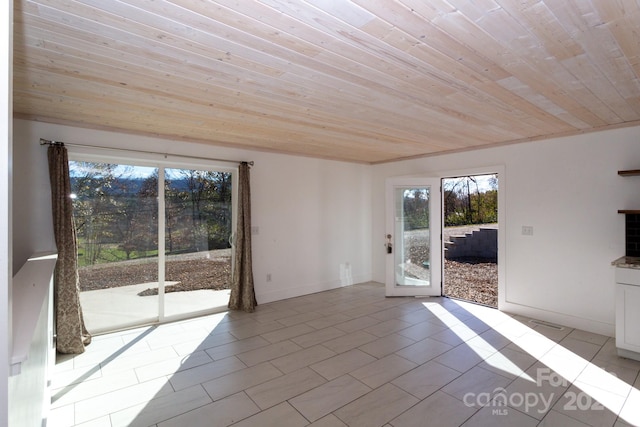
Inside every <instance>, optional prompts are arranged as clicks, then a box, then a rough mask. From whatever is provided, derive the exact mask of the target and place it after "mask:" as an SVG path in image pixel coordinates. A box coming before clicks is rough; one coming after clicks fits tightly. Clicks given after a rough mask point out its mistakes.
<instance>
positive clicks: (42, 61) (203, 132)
mask: <svg viewBox="0 0 640 427" xmlns="http://www.w3.org/2000/svg"><path fill="white" fill-rule="evenodd" d="M14 4H15V14H14V15H15V21H16V23H15V32H16V34H15V36H14V40H15V49H14V57H15V64H16V65H15V69H14V76H15V82H14V88H15V93H14V100H15V105H14V111H15V112H16V115H17V116H21V117H34V118H37V119H38V120H43V121H51V122H59V123H74V122H75V123H77V124H78V125H79V126H85V127H88V126H93V127H96V128H108V129H117V130H120V131H125V132H126V131H129V132H132V133H149V134H154V135H156V134H158V135H165V136H167V137H174V138H178V139H180V140H194V141H197V142H202V141H206V140H209V141H211V142H212V143H216V144H222V145H231V146H233V145H235V146H238V147H244V148H247V147H250V148H251V149H260V150H264V151H275V152H288V153H291V154H296V155H307V156H317V157H322V158H333V159H341V160H345V161H356V162H364V163H367V162H370V163H377V162H384V161H390V160H393V159H399V158H407V157H413V156H420V155H432V154H435V153H439V152H440V153H442V152H453V151H460V150H465V149H475V148H478V147H483V146H495V145H501V144H505V143H509V142H520V141H527V140H535V139H540V138H544V137H552V136H558V135H568V134H572V133H581V132H585V131H593V130H601V129H604V128H607V127H617V126H621V125H627V124H632V123H638V121H639V120H640V76H639V68H640V59H639V53H640V47H639V46H640V43H639V42H638V37H639V36H638V25H637V22H638V18H639V17H640V7H639V5H638V4H637V2H632V1H631V2H630V1H626V0H625V1H622V0H621V1H618V2H611V1H610V0H590V1H577V0H570V1H568V2H555V1H545V0H542V1H540V0H496V1H493V0H477V1H474V2H468V1H463V0H430V1H429V2H423V1H420V0H354V1H351V2H345V3H340V2H330V1H326V0H307V1H303V0H264V1H261V2H255V1H251V0H247V1H243V2H238V1H237V0H203V1H199V0H198V1H197V0H157V1H152V2H139V1H133V0H122V1H111V2H104V1H101V0H75V1H63V0H16V1H15V2H14ZM134 118H135V119H134ZM176 118H177V119H176ZM172 119H173V120H172Z"/></svg>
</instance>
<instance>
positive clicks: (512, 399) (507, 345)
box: [49, 283, 640, 427]
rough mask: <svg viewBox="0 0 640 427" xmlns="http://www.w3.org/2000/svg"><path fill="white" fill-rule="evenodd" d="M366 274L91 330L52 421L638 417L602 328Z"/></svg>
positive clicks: (369, 426) (481, 421)
mask: <svg viewBox="0 0 640 427" xmlns="http://www.w3.org/2000/svg"><path fill="white" fill-rule="evenodd" d="M529 320H530V319H526V318H523V317H519V316H509V315H507V314H505V313H501V312H499V311H497V310H494V309H491V308H487V307H483V306H478V305H474V304H469V303H465V302H459V301H454V300H450V299H446V298H424V299H419V298H385V297H384V287H383V286H382V285H380V284H376V283H366V284H360V285H354V286H349V287H345V288H341V289H336V290H332V291H327V292H322V293H318V294H314V295H308V296H303V297H299V298H294V299H290V300H285V301H279V302H275V303H271V304H265V305H260V306H258V309H257V311H256V312H255V313H251V314H247V313H242V312H229V313H219V314H216V315H211V316H207V317H201V318H197V319H192V320H187V321H182V322H178V323H173V324H167V325H162V326H157V327H147V328H139V329H135V330H129V331H124V332H119V333H113V334H109V335H102V336H98V337H95V338H94V342H93V343H92V344H91V345H90V346H89V347H88V349H87V352H86V353H85V354H82V355H79V356H75V357H70V356H61V357H59V360H58V362H57V364H56V369H55V375H54V378H53V393H52V394H53V399H52V412H51V415H50V419H49V426H52V427H70V426H83V427H102V426H105V427H116V426H143V427H149V426H157V427H167V426H180V427H184V426H189V427H198V426H228V425H234V426H258V427H265V426H278V427H287V426H292V427H293V426H307V425H311V426H314V427H318V426H322V427H332V426H353V427H357V426H363V427H375V426H381V427H382V426H384V427H390V426H392V427H409V426H420V427H423V426H438V427H442V426H462V425H464V426H548V427H552V426H562V427H566V426H587V425H591V426H614V425H615V426H617V427H620V426H628V425H640V411H639V410H638V408H639V407H640V391H639V389H640V378H639V375H638V373H639V372H640V362H636V361H632V360H628V359H622V358H619V357H618V356H617V355H616V352H615V342H614V340H613V338H610V337H606V336H602V335H596V334H592V333H589V332H585V331H579V330H574V329H571V328H562V329H557V328H551V327H549V326H544V325H539V324H535V323H532V322H530V321H529Z"/></svg>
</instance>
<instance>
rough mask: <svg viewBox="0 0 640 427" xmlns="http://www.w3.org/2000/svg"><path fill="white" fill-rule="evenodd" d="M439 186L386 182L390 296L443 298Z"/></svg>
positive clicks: (427, 182) (424, 182)
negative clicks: (434, 296) (431, 296)
mask: <svg viewBox="0 0 640 427" xmlns="http://www.w3.org/2000/svg"><path fill="white" fill-rule="evenodd" d="M438 189H439V183H438V182H437V181H434V180H431V179H426V178H423V179H400V178H396V179H390V180H389V181H388V183H387V209H388V210H387V212H388V220H387V222H388V224H389V225H388V229H389V230H392V232H391V233H389V234H388V235H387V236H386V237H387V253H388V255H387V295H388V296H406V295H416V296H417V295H440V292H441V289H440V288H441V274H440V271H441V265H440V264H441V261H440V245H441V243H440V215H441V214H440V196H439V191H437V190H438Z"/></svg>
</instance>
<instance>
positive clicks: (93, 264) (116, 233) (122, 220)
mask: <svg viewBox="0 0 640 427" xmlns="http://www.w3.org/2000/svg"><path fill="white" fill-rule="evenodd" d="M69 169H70V176H71V191H72V194H71V197H72V198H73V214H74V220H75V224H76V231H77V242H78V267H79V268H78V270H79V271H78V275H79V280H80V290H81V292H80V301H81V304H82V308H83V313H84V319H85V323H86V326H87V329H88V330H89V331H90V332H92V333H99V332H104V331H110V330H117V329H122V328H126V327H129V326H133V325H139V324H145V323H152V322H156V321H157V319H158V299H157V296H156V297H155V298H154V297H150V296H148V295H147V294H149V290H150V289H157V288H158V226H157V224H158V204H157V182H158V169H156V168H149V167H140V166H127V165H117V164H109V163H90V162H69Z"/></svg>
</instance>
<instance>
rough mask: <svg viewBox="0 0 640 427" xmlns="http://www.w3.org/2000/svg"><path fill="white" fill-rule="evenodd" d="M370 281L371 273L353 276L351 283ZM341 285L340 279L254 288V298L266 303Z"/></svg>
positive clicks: (259, 302)
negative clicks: (265, 289) (263, 288)
mask: <svg viewBox="0 0 640 427" xmlns="http://www.w3.org/2000/svg"><path fill="white" fill-rule="evenodd" d="M369 281H371V275H362V276H354V277H353V283H354V284H355V283H365V282H369ZM341 287H342V281H340V280H332V281H329V282H320V283H314V284H310V285H303V286H295V287H290V288H286V289H274V290H268V291H266V292H264V291H259V290H257V289H256V299H257V300H258V304H267V303H270V302H274V301H281V300H284V299H289V298H295V297H301V296H304V295H310V294H315V293H317V292H323V291H329V290H331V289H337V288H341Z"/></svg>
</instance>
